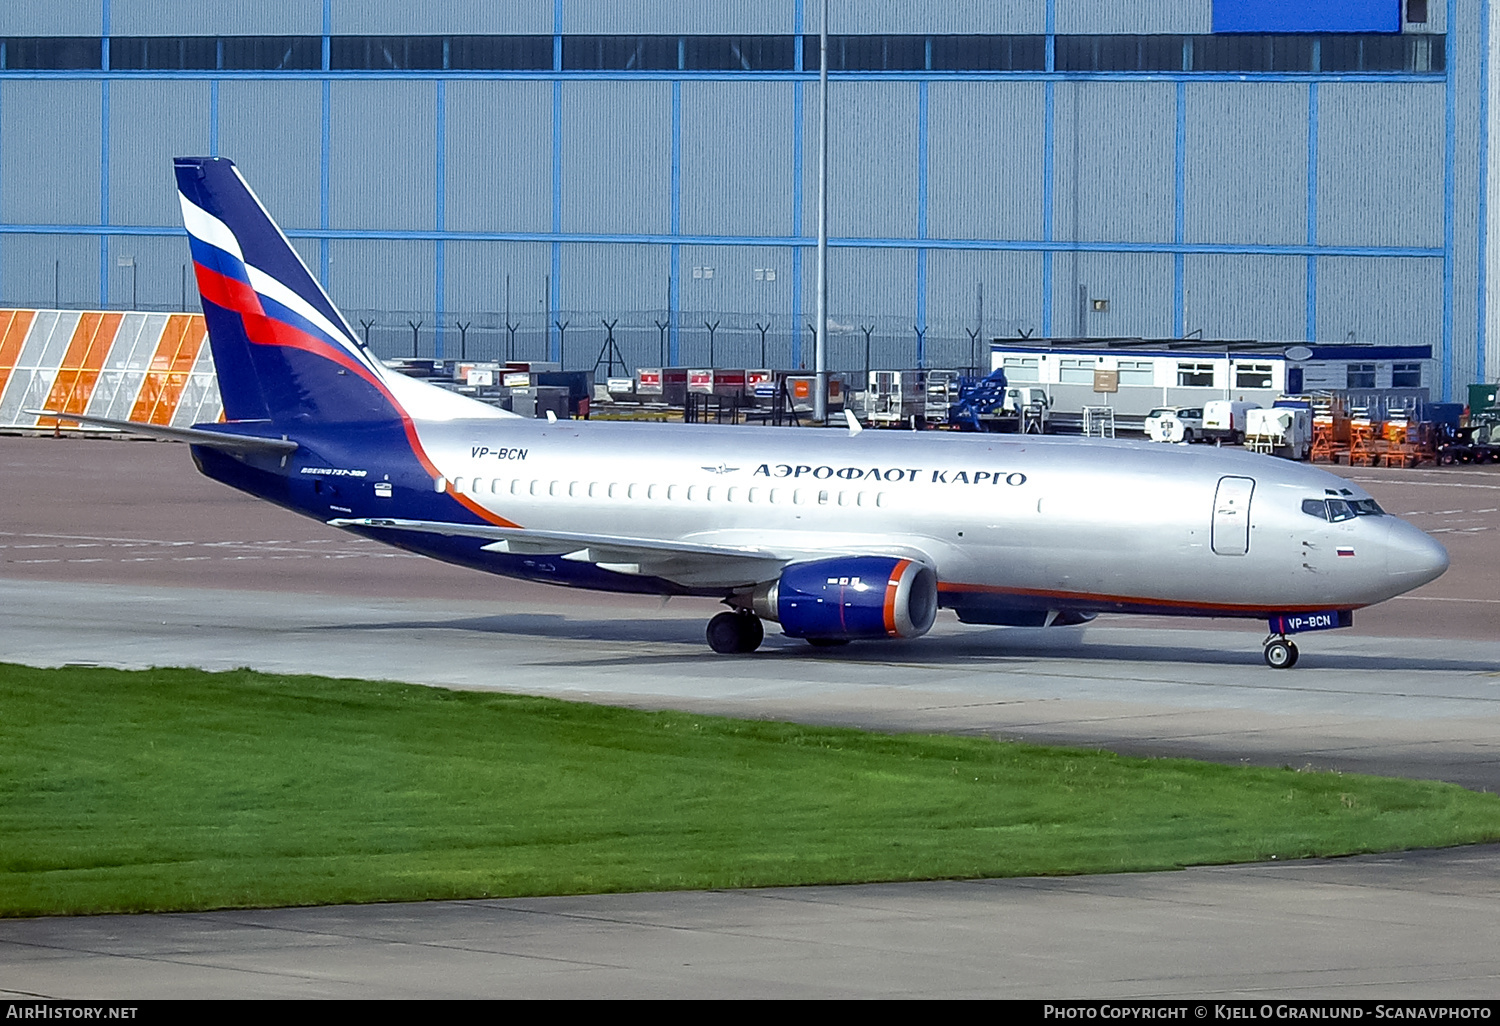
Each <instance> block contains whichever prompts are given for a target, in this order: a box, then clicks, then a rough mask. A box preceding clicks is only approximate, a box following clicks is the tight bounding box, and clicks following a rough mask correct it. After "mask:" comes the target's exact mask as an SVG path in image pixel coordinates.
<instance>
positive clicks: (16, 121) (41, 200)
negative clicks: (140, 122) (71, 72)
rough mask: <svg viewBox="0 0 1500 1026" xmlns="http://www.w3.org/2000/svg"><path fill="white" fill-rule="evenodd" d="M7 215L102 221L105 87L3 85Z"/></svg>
mask: <svg viewBox="0 0 1500 1026" xmlns="http://www.w3.org/2000/svg"><path fill="white" fill-rule="evenodd" d="M0 89H3V90H4V95H3V96H0V144H3V146H0V217H3V218H4V219H5V220H6V221H7V222H8V223H10V224H98V223H99V147H100V140H101V138H102V136H101V133H100V130H99V122H100V111H101V99H100V98H101V95H102V93H101V90H100V85H99V83H98V82H56V81H52V82H15V81H11V82H4V83H0Z"/></svg>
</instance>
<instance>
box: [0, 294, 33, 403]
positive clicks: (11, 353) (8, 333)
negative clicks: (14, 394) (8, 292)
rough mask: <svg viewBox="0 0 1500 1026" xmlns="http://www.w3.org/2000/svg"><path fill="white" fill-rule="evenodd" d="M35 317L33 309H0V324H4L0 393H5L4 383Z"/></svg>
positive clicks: (0, 344) (0, 362)
mask: <svg viewBox="0 0 1500 1026" xmlns="http://www.w3.org/2000/svg"><path fill="white" fill-rule="evenodd" d="M35 319H36V311H35V310H0V325H4V331H0V395H4V394H5V385H6V383H7V382H9V381H10V375H11V372H12V371H14V370H15V369H16V361H17V360H19V359H20V358H21V347H22V346H23V345H24V344H25V343H26V333H27V332H29V331H30V330H31V322H32V321H33V320H35Z"/></svg>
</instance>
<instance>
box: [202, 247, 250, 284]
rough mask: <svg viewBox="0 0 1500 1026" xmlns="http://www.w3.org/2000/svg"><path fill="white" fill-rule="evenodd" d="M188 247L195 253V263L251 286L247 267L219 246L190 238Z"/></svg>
mask: <svg viewBox="0 0 1500 1026" xmlns="http://www.w3.org/2000/svg"><path fill="white" fill-rule="evenodd" d="M188 247H189V248H190V249H191V250H192V253H193V262H194V263H195V264H202V265H203V266H204V267H208V268H211V269H213V270H215V271H218V272H219V273H220V274H222V275H224V277H226V278H233V279H234V280H235V281H242V282H244V283H245V284H246V285H248V284H250V274H249V272H248V271H246V270H245V265H244V264H243V263H241V262H240V261H239V260H237V259H236V258H235V257H234V255H233V254H230V253H226V252H224V251H223V250H222V249H220V248H219V247H217V246H214V245H210V244H209V243H207V242H204V241H203V240H202V239H198V238H194V237H193V236H191V235H189V236H188Z"/></svg>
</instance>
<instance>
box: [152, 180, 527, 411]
mask: <svg viewBox="0 0 1500 1026" xmlns="http://www.w3.org/2000/svg"><path fill="white" fill-rule="evenodd" d="M174 164H175V169H176V173H177V192H178V197H179V198H180V199H181V201H182V220H183V224H184V226H185V227H186V228H187V233H188V238H189V241H190V244H191V246H192V252H193V267H194V270H195V272H196V274H197V279H198V292H199V295H200V296H201V297H202V299H203V315H204V318H205V320H206V321H207V322H208V338H209V344H210V345H211V346H212V347H213V354H214V367H215V370H216V371H217V374H218V379H219V391H220V393H221V394H222V396H223V399H224V415H225V418H226V419H228V420H232V421H243V420H261V421H264V420H269V421H271V422H272V423H274V424H278V425H281V424H286V425H290V424H293V423H298V422H301V423H309V422H312V423H331V422H350V421H392V420H398V419H399V420H407V419H408V417H407V415H408V413H412V414H417V415H420V416H426V417H437V418H439V419H451V418H454V417H475V416H479V417H483V416H491V417H493V416H496V415H501V416H503V413H500V411H496V410H495V409H494V408H492V407H489V406H486V405H484V404H482V403H477V402H474V401H472V400H468V399H465V398H463V397H461V396H457V395H454V394H453V393H450V392H444V391H443V390H441V389H436V388H433V387H432V386H428V385H424V384H422V383H421V382H417V381H414V380H412V379H410V378H407V377H405V375H400V374H387V373H386V371H385V368H384V367H383V366H382V365H381V363H380V361H379V360H377V359H376V358H375V357H374V355H373V354H372V353H370V352H369V350H367V349H366V348H365V347H364V346H362V345H361V344H360V343H359V341H358V340H357V339H356V337H355V334H354V332H353V331H352V330H351V329H350V328H349V325H348V322H346V321H345V320H344V317H343V315H342V314H340V313H339V312H338V310H337V308H335V307H334V305H333V302H332V300H330V299H329V298H328V294H327V293H325V292H324V291H323V289H322V287H321V286H320V285H319V284H318V282H317V280H316V279H315V278H314V277H313V276H312V274H310V273H309V272H308V270H307V267H306V265H304V264H303V263H302V259H301V258H300V257H299V256H298V255H297V252H296V251H295V250H294V249H292V246H291V243H289V242H288V241H287V238H286V236H285V235H283V234H282V232H281V229H280V228H278V227H277V226H276V223H275V222H274V221H272V220H271V217H270V215H269V214H267V213H266V209H265V207H264V206H262V205H261V202H260V200H259V199H258V198H256V195H255V193H254V192H252V191H251V189H250V186H249V185H247V184H246V183H245V180H244V178H242V177H241V176H240V173H239V170H238V169H237V168H236V167H235V166H234V163H233V162H232V161H229V160H225V159H224V158H222V157H178V158H177V159H176V160H175V161H174Z"/></svg>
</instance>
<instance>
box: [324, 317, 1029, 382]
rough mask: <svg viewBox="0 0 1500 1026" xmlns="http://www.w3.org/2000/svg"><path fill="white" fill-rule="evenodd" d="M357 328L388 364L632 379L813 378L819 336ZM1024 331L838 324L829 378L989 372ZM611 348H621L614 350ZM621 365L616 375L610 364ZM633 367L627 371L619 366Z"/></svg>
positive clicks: (485, 321)
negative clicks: (721, 373)
mask: <svg viewBox="0 0 1500 1026" xmlns="http://www.w3.org/2000/svg"><path fill="white" fill-rule="evenodd" d="M346 314H347V316H348V318H349V323H350V325H351V326H352V327H353V328H354V329H355V332H356V333H357V334H359V335H360V336H361V338H362V339H363V340H364V341H365V342H366V344H367V345H368V346H369V348H370V350H371V351H372V352H373V353H374V354H375V355H376V356H378V357H380V358H381V359H384V360H394V359H438V358H441V359H445V360H466V361H475V362H505V361H510V360H519V361H546V362H554V363H561V364H562V369H564V370H593V369H596V366H597V370H598V375H597V376H598V378H599V379H600V380H601V381H602V380H603V378H604V377H605V376H606V375H609V374H615V375H625V374H633V373H635V372H636V371H637V370H639V369H640V368H641V367H663V366H678V367H723V368H768V369H780V370H808V371H811V370H812V369H813V359H814V357H813V353H814V331H813V325H812V316H811V314H810V313H809V314H808V316H806V317H805V318H804V323H803V324H801V325H795V326H794V325H793V324H792V323H791V322H790V319H789V318H787V317H786V316H785V315H783V316H780V317H774V316H767V315H764V314H761V315H757V314H744V313H726V312H720V311H678V312H676V313H675V314H674V313H671V312H669V311H666V310H661V309H656V310H597V309H596V310H554V311H552V314H551V317H550V318H549V319H548V321H547V323H545V324H544V323H543V318H542V317H541V316H539V315H537V314H531V315H530V316H516V317H514V318H513V319H512V320H511V321H509V322H507V321H506V318H505V315H504V314H503V313H497V312H494V311H460V312H454V311H447V312H445V313H444V314H443V315H442V319H441V321H440V320H439V319H438V316H437V314H436V313H434V312H433V311H430V310H426V311H412V310H350V311H346ZM1026 330H1027V329H1026V328H1025V327H1019V326H1016V325H1011V324H1008V323H1005V322H1000V323H994V324H990V325H986V326H982V327H981V326H977V325H975V324H974V323H972V319H971V320H970V322H969V323H964V322H963V321H962V320H960V319H957V318H954V319H950V320H944V321H933V322H929V323H928V324H926V325H915V324H913V323H911V321H909V320H903V319H900V318H896V317H890V316H863V317H862V316H858V315H846V314H831V315H830V317H829V333H828V357H827V358H828V369H829V370H830V371H839V372H845V373H849V374H851V375H853V376H854V377H855V379H856V380H861V377H860V376H861V375H863V374H864V373H865V372H866V371H867V370H907V369H913V368H929V369H930V368H944V369H953V370H974V369H979V370H983V371H987V370H988V368H989V342H990V340H991V339H993V338H996V337H1011V338H1023V337H1025V336H1024V334H1023V333H1024V332H1025V331H1026ZM611 339H613V342H614V346H613V347H610V346H609V344H608V343H609V342H610V340H611ZM611 355H614V357H615V358H614V360H613V364H612V365H611V361H610V356H611ZM621 358H623V359H624V361H625V367H624V368H623V369H622V368H621V367H620V359H621Z"/></svg>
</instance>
